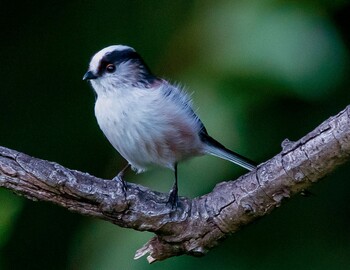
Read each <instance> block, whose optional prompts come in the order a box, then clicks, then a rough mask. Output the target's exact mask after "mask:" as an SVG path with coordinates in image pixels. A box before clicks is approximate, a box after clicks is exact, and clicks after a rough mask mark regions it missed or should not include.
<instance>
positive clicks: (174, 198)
mask: <svg viewBox="0 0 350 270" xmlns="http://www.w3.org/2000/svg"><path fill="white" fill-rule="evenodd" d="M178 200H179V198H178V195H177V187H173V188H172V189H171V190H170V192H169V199H168V202H167V205H169V206H170V207H171V208H172V209H176V208H177V203H178Z"/></svg>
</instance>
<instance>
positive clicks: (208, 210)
mask: <svg viewBox="0 0 350 270" xmlns="http://www.w3.org/2000/svg"><path fill="white" fill-rule="evenodd" d="M349 112H350V107H347V108H346V109H345V110H344V111H342V112H340V113H339V114H338V115H337V116H334V117H331V118H329V119H328V120H326V121H325V122H323V123H322V124H321V125H320V126H318V127H317V128H316V129H315V130H313V131H312V132H310V133H309V134H307V135H306V136H305V137H303V138H301V139H300V140H299V141H297V142H291V141H288V140H285V141H284V142H283V143H282V147H283V150H282V152H281V153H279V154H277V155H276V156H274V157H273V158H271V159H270V160H268V161H266V162H264V163H262V164H260V165H259V166H258V169H257V170H256V171H252V172H250V173H248V174H245V175H243V176H241V177H240V178H238V179H237V180H235V181H227V182H222V183H219V184H217V185H216V187H215V188H214V190H213V191H212V192H211V193H209V194H206V195H204V196H201V197H198V198H195V199H189V198H184V197H181V198H180V200H179V204H178V208H177V209H176V210H172V209H171V208H169V207H168V206H167V205H166V202H167V199H168V194H162V193H159V192H155V191H152V190H149V189H148V188H145V187H143V186H140V185H136V184H133V183H129V184H128V189H127V191H126V193H124V192H123V187H122V185H121V184H120V183H119V182H118V181H110V180H104V179H100V178H97V177H94V176H91V175H89V174H87V173H83V172H79V171H75V170H70V169H67V168H64V167H63V166H61V165H59V164H57V163H54V162H48V161H45V160H41V159H37V158H33V157H30V156H28V155H26V154H23V153H20V152H17V151H15V150H11V149H8V148H4V147H0V186H1V187H5V188H8V189H10V190H13V191H14V192H16V193H17V194H19V195H23V196H25V197H27V198H29V199H31V200H40V201H50V202H53V203H55V204H58V205H61V206H63V207H65V208H67V209H69V210H70V211H74V212H77V213H80V214H83V215H88V216H93V217H98V218H101V219H104V220H107V221H110V222H112V223H114V224H116V225H118V226H122V227H127V228H133V229H135V230H139V231H151V232H154V233H155V234H156V236H155V237H154V238H152V239H151V240H150V241H149V242H148V243H146V244H145V245H144V246H143V247H142V248H141V249H139V250H138V251H137V252H136V255H135V258H136V259H138V258H140V257H142V256H143V255H145V254H149V255H148V257H147V259H148V261H149V262H154V261H159V260H164V259H166V258H169V257H172V256H177V255H182V254H188V255H193V256H201V255H204V254H205V253H206V252H207V251H208V250H209V249H211V248H212V247H214V246H215V245H217V243H218V241H219V240H220V239H222V238H224V237H225V236H227V235H228V234H231V233H234V232H236V231H237V230H239V229H240V228H241V227H242V226H244V225H245V224H248V223H250V222H252V221H254V220H255V219H257V218H259V217H261V216H264V215H266V214H268V213H270V212H271V211H272V210H273V209H274V208H276V207H278V206H280V205H281V202H282V201H283V200H284V199H286V198H290V197H291V196H292V195H294V194H296V193H298V192H300V191H302V190H304V189H306V188H308V187H309V186H310V185H312V184H313V183H315V182H317V181H318V180H319V179H321V178H322V177H324V176H325V175H326V174H328V173H330V172H331V171H333V170H334V169H335V168H336V167H337V166H338V165H340V164H341V163H344V162H345V161H347V160H348V159H349V154H350V125H349V123H350V119H349Z"/></svg>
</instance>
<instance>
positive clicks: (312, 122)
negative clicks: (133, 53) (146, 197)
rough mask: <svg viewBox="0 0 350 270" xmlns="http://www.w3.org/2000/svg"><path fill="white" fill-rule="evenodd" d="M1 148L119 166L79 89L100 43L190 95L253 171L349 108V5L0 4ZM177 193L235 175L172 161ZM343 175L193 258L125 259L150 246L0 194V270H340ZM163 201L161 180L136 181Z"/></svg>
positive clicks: (79, 163) (163, 173)
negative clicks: (125, 49)
mask: <svg viewBox="0 0 350 270" xmlns="http://www.w3.org/2000/svg"><path fill="white" fill-rule="evenodd" d="M1 6H2V8H1V10H0V15H1V16H0V21H1V25H2V36H3V38H2V42H1V45H0V48H1V49H0V59H1V74H2V77H1V82H2V84H1V89H0V100H1V106H0V128H1V132H0V145H3V146H7V147H11V148H14V149H17V150H19V151H24V152H25V153H28V154H30V155H33V156H36V157H40V158H44V159H48V160H53V161H56V162H59V163H61V164H62V165H64V166H67V167H70V168H74V169H78V170H82V171H87V172H89V173H91V174H95V175H97V176H100V177H105V178H111V177H113V176H114V175H115V174H116V172H117V171H118V169H120V168H121V167H122V166H123V164H124V161H123V160H122V158H121V157H119V155H118V154H117V153H116V152H115V151H114V149H113V148H112V147H111V146H110V145H109V144H108V142H107V140H106V139H105V138H104V136H103V134H102V132H101V131H100V130H99V128H98V126H97V123H96V120H95V118H94V113H93V104H94V94H93V92H92V89H91V87H89V85H88V84H86V83H85V82H82V81H81V78H82V75H83V74H84V72H85V70H86V68H87V65H88V62H89V58H90V57H91V56H92V55H93V53H95V52H96V51H97V50H99V49H101V48H103V47H105V46H108V45H111V44H127V45H130V46H132V47H134V48H136V49H137V50H138V51H139V52H140V54H141V55H143V56H144V58H145V60H146V62H147V63H148V64H149V66H150V67H152V69H153V71H154V72H155V73H156V74H159V75H161V76H163V77H165V78H168V79H170V81H173V82H174V81H175V82H176V81H179V82H181V83H182V84H183V85H185V87H186V88H187V89H188V91H189V92H190V93H192V92H193V99H194V101H195V106H197V108H198V110H197V112H198V114H199V115H200V116H201V119H202V120H203V122H204V123H205V125H206V127H207V129H208V131H209V133H210V134H211V135H212V136H213V137H215V138H217V139H218V140H219V141H221V142H222V143H223V144H225V145H227V146H228V147H229V148H231V149H234V150H236V151H238V152H240V153H242V154H244V155H246V156H248V157H250V158H252V159H255V160H257V161H264V160H266V159H268V158H270V157H271V156H272V155H274V154H276V153H278V152H279V151H280V149H281V147H280V143H281V142H282V140H283V139H285V138H289V139H291V140H297V139H299V138H300V137H301V136H303V135H305V134H306V133H307V132H309V131H310V130H311V129H313V128H314V127H315V126H317V125H318V124H319V123H320V122H321V121H323V120H324V119H326V118H328V117H329V116H331V115H333V114H335V113H337V112H338V111H340V110H341V109H343V108H344V107H345V106H346V105H347V104H349V100H350V92H349V91H348V85H349V76H348V73H349V45H350V39H349V37H350V33H349V28H348V25H349V18H350V17H349V14H350V3H349V1H341V0H338V1H330V0H322V1H321V0H319V1H302V2H301V1H300V2H296V1H290V0H289V1H287V0H284V1H282V0H281V1H277V0H260V1H259V0H252V1H229V0H219V1H184V0H182V1H165V0H161V1H108V0H104V1H35V0H34V1H30V2H21V3H19V2H13V1H8V0H7V1H6V0H4V1H2V3H1ZM179 169H180V172H179V178H180V183H179V184H180V194H181V195H184V196H190V197H195V196H199V195H202V194H205V193H206V192H209V191H210V190H211V189H212V188H213V186H214V185H215V184H216V182H217V181H218V180H220V179H221V180H224V179H234V178H235V177H237V176H239V175H240V174H242V173H244V170H242V169H240V168H238V167H237V166H232V165H231V164H229V163H227V162H226V161H222V160H219V159H216V158H213V157H201V158H196V159H193V160H189V161H187V162H184V163H182V164H180V167H179ZM349 173H350V168H349V165H345V166H343V167H342V168H340V169H339V170H337V172H336V173H334V174H332V175H330V176H328V180H325V181H322V182H320V183H319V184H317V185H315V187H314V188H313V189H312V193H313V194H315V195H314V196H311V197H310V198H301V197H296V198H294V199H293V200H291V201H290V202H288V203H287V204H285V205H284V206H283V207H281V208H280V209H278V210H277V211H275V212H273V213H272V214H271V215H269V216H267V217H265V218H263V219H261V220H260V221H258V222H256V223H255V224H252V225H250V226H248V227H247V228H245V229H243V230H242V231H240V232H238V233H236V234H234V235H233V236H231V237H229V238H228V239H227V240H225V241H224V242H222V243H221V245H219V246H218V247H217V248H215V249H214V250H212V251H211V252H210V253H209V254H208V255H207V256H205V257H203V258H200V259H198V258H192V257H186V256H182V257H177V258H171V259H169V260H167V261H165V262H161V263H157V264H154V265H151V266H150V265H148V264H147V263H146V261H145V260H144V259H142V260H139V261H133V255H134V252H135V250H136V249H138V248H140V247H141V246H142V245H143V244H144V243H145V242H146V241H147V240H148V239H149V238H150V237H151V236H152V234H150V233H140V232H136V231H132V230H126V229H122V228H118V227H116V226H114V225H112V224H109V223H106V222H103V221H99V220H94V219H91V218H86V217H82V216H79V215H76V214H72V213H69V212H68V211H67V210H65V209H62V208H59V207H56V206H54V205H50V204H46V203H34V202H31V201H28V200H24V199H21V198H19V197H17V196H16V195H12V194H11V193H10V192H8V191H6V190H0V269H74V270H75V269H77V270H78V269H213V268H219V267H220V268H221V269H346V268H348V267H349V263H350V256H349V254H350V233H349V225H350V219H349V216H350V215H349V214H350V206H349V205H350V200H349V196H348V194H349V189H350V184H349V181H347V177H348V175H349ZM127 179H130V181H134V182H139V183H141V184H143V185H146V186H149V187H151V188H153V189H156V190H159V191H168V190H169V189H170V186H171V183H172V173H171V172H170V171H168V170H165V169H158V170H153V171H150V172H147V173H144V174H141V175H137V176H135V175H134V174H133V173H131V172H130V173H129V174H128V175H127Z"/></svg>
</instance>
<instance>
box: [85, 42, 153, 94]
mask: <svg viewBox="0 0 350 270" xmlns="http://www.w3.org/2000/svg"><path fill="white" fill-rule="evenodd" d="M83 80H89V81H90V82H91V84H92V86H93V88H94V89H95V91H96V92H97V94H99V93H102V92H109V91H114V90H115V89H120V88H129V87H144V88H148V87H150V86H151V85H152V84H153V82H154V81H155V80H157V78H156V77H155V76H154V75H153V74H152V73H151V71H150V69H149V68H148V66H147V65H146V63H145V62H144V61H143V59H142V58H141V56H140V55H139V54H138V53H137V52H136V51H135V50H134V49H133V48H131V47H128V46H124V45H113V46H109V47H106V48H104V49H102V50H100V51H99V52H97V53H96V54H95V55H94V56H93V57H92V59H91V61H90V65H89V69H88V71H87V72H86V73H85V75H84V77H83Z"/></svg>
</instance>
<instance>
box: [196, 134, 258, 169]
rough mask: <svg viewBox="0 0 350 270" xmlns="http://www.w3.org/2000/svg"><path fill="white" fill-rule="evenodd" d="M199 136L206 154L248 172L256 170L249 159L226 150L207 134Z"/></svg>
mask: <svg viewBox="0 0 350 270" xmlns="http://www.w3.org/2000/svg"><path fill="white" fill-rule="evenodd" d="M201 135H202V136H201V139H202V141H203V142H204V143H205V145H206V147H205V151H206V153H208V154H210V155H213V156H216V157H219V158H222V159H226V160H228V161H231V162H233V163H235V164H237V165H239V166H241V167H243V168H245V169H247V170H249V171H252V170H254V169H255V168H256V165H257V164H256V163H255V162H254V161H251V160H250V159H248V158H246V157H243V156H241V155H240V154H237V153H235V152H233V151H231V150H229V149H227V148H226V147H225V146H223V145H222V144H221V143H219V142H218V141H216V140H215V139H213V138H212V137H210V136H209V135H208V134H201Z"/></svg>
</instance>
